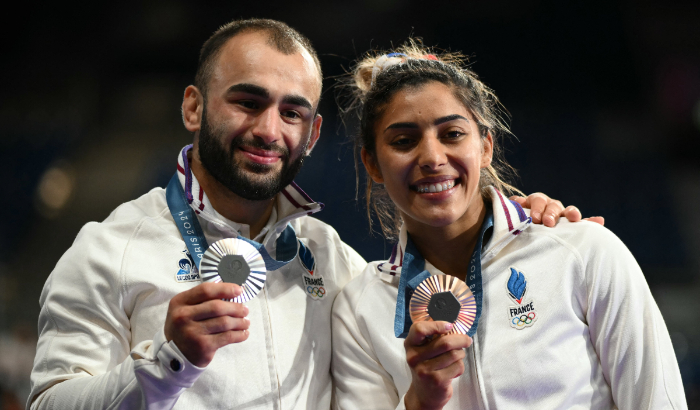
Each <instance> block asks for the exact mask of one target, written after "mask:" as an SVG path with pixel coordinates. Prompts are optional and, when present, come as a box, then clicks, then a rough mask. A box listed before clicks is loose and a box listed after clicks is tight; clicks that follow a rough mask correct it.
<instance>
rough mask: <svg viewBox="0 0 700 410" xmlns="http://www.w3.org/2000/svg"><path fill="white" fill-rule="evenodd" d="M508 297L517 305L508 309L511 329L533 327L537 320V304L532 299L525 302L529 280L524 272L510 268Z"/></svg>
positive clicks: (507, 285)
mask: <svg viewBox="0 0 700 410" xmlns="http://www.w3.org/2000/svg"><path fill="white" fill-rule="evenodd" d="M506 288H507V289H508V296H509V297H510V298H511V299H512V300H513V301H514V302H515V303H517V305H515V306H509V307H508V320H509V323H510V327H512V328H515V329H524V328H526V327H530V326H532V325H533V324H534V323H535V321H536V320H537V312H536V311H535V302H534V301H533V300H532V299H529V300H525V294H526V293H527V280H526V279H525V275H524V274H523V273H522V272H519V271H518V270H517V269H516V268H510V278H508V282H507V283H506Z"/></svg>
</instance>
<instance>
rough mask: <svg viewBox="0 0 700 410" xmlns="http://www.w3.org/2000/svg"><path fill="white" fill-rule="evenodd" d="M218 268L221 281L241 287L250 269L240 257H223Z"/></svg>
mask: <svg viewBox="0 0 700 410" xmlns="http://www.w3.org/2000/svg"><path fill="white" fill-rule="evenodd" d="M218 268H219V276H221V280H223V281H224V282H226V283H235V284H236V285H239V286H242V285H243V284H244V283H245V281H246V280H247V279H248V275H250V267H249V266H248V263H247V262H246V261H245V259H243V257H242V256H241V255H224V257H222V258H221V261H219V265H218Z"/></svg>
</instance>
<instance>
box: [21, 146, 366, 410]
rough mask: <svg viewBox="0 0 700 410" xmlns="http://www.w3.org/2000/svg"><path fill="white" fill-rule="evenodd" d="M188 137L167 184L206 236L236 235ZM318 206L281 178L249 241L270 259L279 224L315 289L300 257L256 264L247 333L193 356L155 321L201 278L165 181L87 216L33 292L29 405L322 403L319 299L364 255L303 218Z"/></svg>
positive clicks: (326, 328) (323, 322) (324, 349)
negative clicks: (175, 180) (191, 157)
mask: <svg viewBox="0 0 700 410" xmlns="http://www.w3.org/2000/svg"><path fill="white" fill-rule="evenodd" d="M188 149H189V146H188V147H185V149H183V151H182V153H181V155H180V156H179V161H178V171H179V176H180V182H181V183H182V184H183V187H184V188H185V191H186V194H188V196H189V197H190V198H191V200H192V203H191V206H192V208H194V209H195V210H196V212H197V214H198V217H199V221H200V223H201V226H202V229H203V231H204V234H205V236H206V239H207V241H208V242H209V244H211V243H213V242H215V241H217V240H219V239H223V238H228V237H236V236H237V235H238V232H239V231H240V232H241V234H243V235H245V236H247V233H248V232H249V231H248V229H249V227H248V226H246V225H241V224H237V223H235V222H232V221H229V220H226V219H225V218H223V217H222V216H221V215H219V214H218V213H217V212H216V211H215V210H214V209H213V208H212V207H211V204H210V202H209V200H208V199H207V197H206V195H205V193H204V192H203V191H202V190H201V188H200V187H199V184H198V183H197V180H196V178H194V176H193V175H192V173H191V172H190V170H189V167H188V163H187V150H188ZM321 208H322V205H321V204H318V203H314V202H313V201H312V200H311V199H310V198H309V197H308V196H307V195H306V194H305V193H304V192H303V191H302V190H301V189H299V187H298V186H296V184H292V185H290V186H288V187H287V188H286V189H285V190H284V191H283V192H282V193H280V194H279V195H278V196H277V201H276V207H275V210H274V212H273V216H272V217H271V218H270V221H269V223H268V225H267V226H266V228H265V229H264V231H263V232H262V233H261V235H260V236H259V237H258V238H256V240H258V241H261V242H262V243H263V244H264V245H265V247H266V248H267V250H268V251H269V253H270V254H271V255H272V256H273V257H274V255H275V245H276V242H275V241H276V239H277V238H278V237H279V235H280V233H281V232H282V231H283V230H284V229H285V227H286V226H287V224H288V223H289V224H291V226H292V227H293V228H294V230H295V231H296V234H297V237H298V238H299V239H300V240H301V241H303V242H304V244H305V245H306V247H307V248H308V249H309V250H310V251H311V253H312V254H313V257H314V258H315V270H314V275H315V276H314V277H316V278H318V277H319V276H320V277H322V278H323V282H324V283H323V287H324V290H325V293H323V292H320V291H319V289H313V287H311V293H309V292H308V289H309V286H307V285H306V284H305V283H304V282H303V280H304V277H305V276H309V275H310V272H309V271H308V270H307V269H306V268H305V266H304V264H303V263H302V261H301V260H300V257H299V255H297V257H296V258H295V259H294V260H293V261H291V262H290V263H289V264H288V265H286V266H285V267H283V268H282V269H280V270H277V271H274V272H270V273H268V275H267V281H266V283H265V286H264V288H263V289H262V291H261V292H260V293H259V294H258V296H257V297H255V298H254V299H252V300H251V301H249V302H248V303H247V306H248V308H249V309H250V313H249V315H248V318H249V319H250V336H249V338H248V340H246V341H244V342H242V343H238V344H231V345H228V346H225V347H223V348H221V349H219V350H218V351H217V353H216V355H215V357H214V360H213V361H212V362H211V363H210V364H209V365H208V366H207V367H206V368H198V367H196V366H194V365H192V364H191V363H189V362H188V361H187V360H186V359H185V357H184V356H183V355H182V353H181V352H180V351H179V350H178V348H177V346H175V344H174V343H172V342H167V341H166V340H165V336H164V332H163V326H164V323H165V317H166V313H167V308H168V303H169V301H170V299H171V298H172V297H173V296H175V295H176V294H178V293H180V292H183V291H185V290H188V289H191V288H193V287H194V286H196V285H198V284H200V283H201V279H199V275H198V272H197V270H196V268H192V265H193V264H192V263H191V257H190V256H189V254H188V253H187V250H186V247H185V244H184V241H183V239H182V237H181V236H180V233H179V232H178V230H177V227H176V225H175V223H174V221H173V218H172V216H171V214H170V212H169V210H168V206H167V203H166V199H165V190H164V189H162V188H156V189H153V190H152V191H150V192H149V193H147V194H145V195H143V196H142V197H140V198H138V199H136V200H134V201H131V202H127V203H125V204H123V205H121V206H119V207H118V208H117V209H115V210H114V211H113V212H112V214H111V215H110V216H109V217H108V218H107V219H106V220H105V221H103V222H102V223H96V222H91V223H88V224H86V225H85V226H84V227H83V228H82V230H81V231H80V233H79V234H78V236H77V238H76V240H75V242H74V243H73V245H72V246H71V248H70V249H69V250H68V251H67V252H66V253H65V254H64V255H63V257H62V258H61V259H60V261H59V262H58V264H57V265H56V268H55V269H54V271H53V272H52V273H51V275H50V276H49V278H48V280H47V281H46V284H45V286H44V289H43V292H42V294H41V299H40V303H41V313H40V316H39V331H40V336H39V342H38V347H37V354H36V358H35V362H34V369H33V372H32V376H31V382H32V391H31V395H30V398H29V403H28V407H31V409H53V410H60V409H65V410H76V409H140V408H148V409H171V408H174V409H186V410H195V409H238V408H245V409H324V410H325V409H328V408H329V406H330V401H331V378H330V361H331V323H330V320H331V307H332V304H333V300H334V298H335V296H336V295H337V293H338V292H339V291H340V289H342V287H343V286H344V285H345V284H346V283H347V282H348V281H349V280H350V279H351V278H352V277H353V276H357V275H358V274H359V273H360V272H361V271H362V269H363V268H364V267H365V265H366V263H365V262H364V260H363V259H362V257H360V256H359V255H358V254H357V253H356V252H355V251H354V250H352V249H351V248H350V247H349V246H348V245H346V244H344V243H343V242H341V240H340V239H339V237H338V235H337V233H336V232H335V231H334V230H333V229H332V228H331V227H330V226H328V225H326V224H325V223H323V222H320V221H318V220H317V219H314V218H312V217H309V216H308V215H310V214H312V213H314V212H317V211H319V210H321ZM307 258H308V255H307ZM310 269H313V266H312V267H310ZM317 284H318V283H317Z"/></svg>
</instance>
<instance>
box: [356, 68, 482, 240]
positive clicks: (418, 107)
mask: <svg viewBox="0 0 700 410" xmlns="http://www.w3.org/2000/svg"><path fill="white" fill-rule="evenodd" d="M375 135H376V151H375V152H376V155H375V156H374V158H370V157H367V156H366V155H365V156H364V157H363V158H364V159H363V160H365V159H366V160H369V161H365V164H366V165H369V166H368V168H367V169H368V171H369V172H370V175H371V176H372V178H373V179H374V181H375V182H378V183H383V184H384V186H385V188H386V190H387V192H388V193H389V196H390V197H391V199H392V200H393V202H394V203H395V204H396V206H397V207H398V209H399V211H400V212H401V215H402V218H403V220H404V222H405V223H407V224H408V225H409V226H410V225H413V224H418V226H425V225H430V226H434V227H438V226H446V225H449V224H452V223H454V222H457V221H459V220H461V219H463V218H464V217H467V219H471V218H469V215H471V214H479V212H480V210H481V207H482V206H483V202H482V200H481V195H480V192H479V176H480V171H481V168H483V167H486V166H488V165H489V164H490V159H491V139H490V137H488V136H487V137H482V136H481V135H480V133H479V128H478V126H477V124H476V121H475V120H474V118H473V116H472V115H471V113H470V112H469V110H468V109H467V108H466V107H465V106H464V104H463V103H462V102H461V101H460V100H458V99H457V98H456V97H455V96H454V93H453V92H452V90H451V89H450V87H448V86H447V85H445V84H442V83H439V82H429V83H427V84H423V85H421V86H418V87H411V88H407V89H404V90H402V91H399V92H398V93H396V95H394V97H393V98H392V99H391V100H390V101H389V103H388V104H387V106H386V108H385V109H384V113H383V115H382V116H381V117H380V118H379V120H378V121H377V123H376V126H375ZM418 226H416V228H418Z"/></svg>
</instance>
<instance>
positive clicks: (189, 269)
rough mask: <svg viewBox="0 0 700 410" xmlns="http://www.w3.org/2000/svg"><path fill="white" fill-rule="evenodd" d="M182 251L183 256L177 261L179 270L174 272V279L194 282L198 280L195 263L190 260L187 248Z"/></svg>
mask: <svg viewBox="0 0 700 410" xmlns="http://www.w3.org/2000/svg"><path fill="white" fill-rule="evenodd" d="M182 253H184V254H185V257H184V258H182V259H180V260H179V261H178V263H177V264H178V266H179V267H180V270H178V271H177V273H176V274H175V281H177V282H195V281H198V280H200V278H199V271H198V270H197V265H195V263H194V260H192V256H191V255H190V253H189V252H187V249H185V250H184V251H182Z"/></svg>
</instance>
